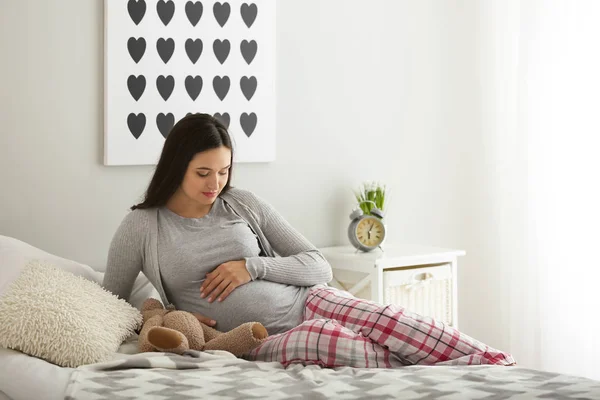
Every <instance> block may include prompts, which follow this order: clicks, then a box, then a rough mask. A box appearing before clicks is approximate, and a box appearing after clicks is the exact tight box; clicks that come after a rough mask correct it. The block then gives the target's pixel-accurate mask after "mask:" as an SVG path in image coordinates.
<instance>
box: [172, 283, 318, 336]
mask: <svg viewBox="0 0 600 400" xmlns="http://www.w3.org/2000/svg"><path fill="white" fill-rule="evenodd" d="M306 289H307V288H301V287H298V286H291V285H284V284H281V283H275V282H269V281H263V280H256V281H251V282H248V283H247V284H245V285H242V286H240V287H238V288H236V289H235V290H234V291H233V292H231V294H230V295H229V296H228V297H227V298H226V299H224V300H223V301H222V302H218V301H213V302H212V303H209V302H208V300H207V298H204V299H202V298H201V297H200V291H199V287H194V288H190V291H186V292H188V293H186V295H184V296H183V297H185V299H184V298H179V299H178V300H179V301H174V303H175V305H176V306H177V308H179V309H181V310H187V311H192V312H197V313H200V314H202V315H204V316H206V317H209V318H212V319H214V320H215V321H217V326H216V328H217V329H218V330H220V331H223V332H226V331H229V330H231V329H233V328H235V327H236V326H239V325H241V324H243V323H245V322H260V323H262V324H263V325H264V326H265V327H266V328H267V330H268V331H270V332H272V331H274V330H278V329H277V328H278V327H277V324H278V323H280V322H281V321H283V320H286V319H287V318H300V316H301V310H302V309H303V307H304V305H303V304H301V303H302V302H303V294H304V293H305V292H306ZM182 294H183V293H182V292H180V293H179V295H180V296H181V295H182ZM180 296H176V297H180Z"/></svg>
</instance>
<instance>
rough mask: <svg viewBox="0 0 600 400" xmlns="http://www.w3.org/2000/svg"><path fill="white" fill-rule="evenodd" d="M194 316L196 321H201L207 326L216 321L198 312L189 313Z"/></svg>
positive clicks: (213, 324)
mask: <svg viewBox="0 0 600 400" xmlns="http://www.w3.org/2000/svg"><path fill="white" fill-rule="evenodd" d="M191 314H192V315H193V316H194V317H196V318H197V319H198V321H200V322H202V323H203V324H205V325H208V326H215V324H216V323H217V322H216V321H215V320H214V319H210V318H208V317H205V316H204V315H202V314H198V313H195V312H193V313H191Z"/></svg>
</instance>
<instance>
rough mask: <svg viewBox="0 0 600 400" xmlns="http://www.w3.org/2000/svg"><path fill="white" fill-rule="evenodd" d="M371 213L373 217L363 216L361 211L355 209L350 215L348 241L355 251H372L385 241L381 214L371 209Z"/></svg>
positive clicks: (376, 209) (375, 209) (377, 210)
mask: <svg viewBox="0 0 600 400" xmlns="http://www.w3.org/2000/svg"><path fill="white" fill-rule="evenodd" d="M371 213H372V214H375V215H365V214H364V213H363V212H362V210H361V209H356V210H354V211H352V213H351V214H350V219H351V222H350V225H349V226H348V239H350V243H351V244H352V246H354V247H355V248H356V249H357V250H360V251H365V252H366V251H371V250H374V249H376V248H377V247H380V246H381V243H382V242H383V240H384V239H385V225H384V224H383V221H382V218H383V213H382V212H381V210H379V209H378V208H373V209H371Z"/></svg>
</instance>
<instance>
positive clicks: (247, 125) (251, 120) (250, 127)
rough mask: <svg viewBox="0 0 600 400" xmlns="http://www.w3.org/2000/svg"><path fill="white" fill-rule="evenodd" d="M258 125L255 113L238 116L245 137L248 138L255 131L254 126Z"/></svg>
mask: <svg viewBox="0 0 600 400" xmlns="http://www.w3.org/2000/svg"><path fill="white" fill-rule="evenodd" d="M257 123H258V117H257V116H256V114H255V113H250V114H247V113H243V114H242V115H240V125H241V126H242V130H243V131H244V133H245V134H246V136H248V137H250V136H251V135H252V133H253V132H254V129H256V124H257Z"/></svg>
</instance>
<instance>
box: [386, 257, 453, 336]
mask: <svg viewBox="0 0 600 400" xmlns="http://www.w3.org/2000/svg"><path fill="white" fill-rule="evenodd" d="M383 295H384V303H386V304H396V305H399V306H402V307H404V308H406V309H407V310H408V311H412V312H416V313H418V314H421V315H425V316H428V317H432V318H434V319H436V320H438V321H441V322H444V323H446V324H449V325H452V323H453V321H452V310H453V308H452V269H451V264H438V265H430V266H423V267H418V268H397V269H394V268H391V269H386V270H384V271H383Z"/></svg>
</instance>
